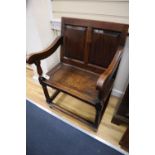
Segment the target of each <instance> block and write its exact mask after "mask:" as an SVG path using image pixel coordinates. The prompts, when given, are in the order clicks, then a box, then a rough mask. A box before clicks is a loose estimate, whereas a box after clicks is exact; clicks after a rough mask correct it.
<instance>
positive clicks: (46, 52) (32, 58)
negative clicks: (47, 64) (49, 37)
mask: <svg viewBox="0 0 155 155" xmlns="http://www.w3.org/2000/svg"><path fill="white" fill-rule="evenodd" d="M62 43H63V37H62V36H59V37H57V38H56V39H55V40H54V41H53V42H52V44H51V45H50V46H49V47H47V48H46V49H45V50H43V51H41V52H38V53H34V54H31V55H27V56H26V63H28V64H33V63H35V62H39V61H40V60H42V59H45V58H47V57H49V56H50V55H51V54H53V53H54V52H55V51H56V49H57V48H58V47H59V45H61V44H62Z"/></svg>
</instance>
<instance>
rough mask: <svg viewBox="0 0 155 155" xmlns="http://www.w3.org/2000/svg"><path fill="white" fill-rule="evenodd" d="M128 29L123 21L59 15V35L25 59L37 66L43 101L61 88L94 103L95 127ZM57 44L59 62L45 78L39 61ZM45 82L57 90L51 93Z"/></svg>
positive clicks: (112, 80)
mask: <svg viewBox="0 0 155 155" xmlns="http://www.w3.org/2000/svg"><path fill="white" fill-rule="evenodd" d="M127 33H128V25H126V24H118V23H110V22H102V21H94V20H84V19H73V18H62V29H61V36H60V37H58V38H56V40H55V41H54V42H53V43H52V44H51V45H50V46H49V47H48V48H47V49H45V50H44V51H42V52H39V53H36V54H33V55H31V56H29V57H28V58H27V63H29V64H32V63H34V64H36V66H37V71H38V74H39V81H40V84H41V85H42V88H43V91H44V94H45V97H46V101H47V102H48V103H52V101H53V99H54V98H55V97H56V96H57V95H58V94H59V92H60V91H62V92H64V93H67V94H69V95H71V96H73V97H76V98H77V99H80V100H82V101H84V102H86V103H88V104H90V105H92V106H94V108H95V109H96V119H95V122H92V123H93V124H94V127H95V128H97V127H98V125H99V123H100V121H101V118H102V115H103V114H104V111H105V109H106V106H107V104H108V101H109V97H110V94H111V90H112V86H113V82H114V80H115V76H116V73H117V69H118V66H119V62H120V59H121V56H122V51H123V47H124V43H125V38H126V35H127ZM58 46H61V62H60V63H59V64H58V65H57V66H56V67H54V68H53V69H52V70H51V71H49V72H48V75H49V77H50V79H45V78H43V77H42V69H41V67H40V61H41V60H42V59H45V58H47V57H48V56H50V55H51V54H53V53H54V51H55V50H56V49H57V48H58ZM47 86H49V87H52V88H54V89H56V90H57V91H56V92H55V93H54V95H53V96H52V97H50V96H49V94H48V91H47ZM50 105H51V104H50ZM52 107H55V106H54V104H53V103H52ZM58 109H60V107H59V108H58ZM63 111H64V110H63ZM79 119H80V118H79ZM80 120H81V119H80ZM87 122H88V121H87ZM89 123H90V122H89ZM92 123H90V124H92Z"/></svg>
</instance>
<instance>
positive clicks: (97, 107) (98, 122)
mask: <svg viewBox="0 0 155 155" xmlns="http://www.w3.org/2000/svg"><path fill="white" fill-rule="evenodd" d="M101 112H102V106H101V104H98V105H97V106H96V118H95V128H98V126H99V124H100V121H101Z"/></svg>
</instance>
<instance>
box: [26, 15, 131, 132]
mask: <svg viewBox="0 0 155 155" xmlns="http://www.w3.org/2000/svg"><path fill="white" fill-rule="evenodd" d="M76 21H77V22H78V23H79V24H80V23H81V22H82V24H83V23H84V24H85V23H87V26H88V31H90V25H92V24H95V25H96V26H97V27H99V28H100V27H102V26H104V27H105V28H108V29H112V30H119V31H121V32H122V38H121V39H122V40H121V42H120V45H119V46H118V49H117V51H116V53H115V55H114V57H113V59H112V61H111V63H110V64H109V65H108V67H107V68H105V69H104V71H103V69H102V73H101V74H100V76H99V78H98V80H97V83H96V89H97V91H98V98H97V101H96V104H95V105H93V106H94V107H95V109H96V117H95V122H91V121H88V120H86V119H84V118H81V117H80V116H77V115H75V114H73V113H71V112H69V111H67V110H65V109H63V108H61V107H59V106H58V105H56V104H54V103H53V100H54V99H55V98H56V97H57V95H58V94H59V93H60V92H64V93H66V94H68V95H71V96H73V97H75V98H77V99H79V100H82V101H84V102H86V103H87V104H90V103H89V102H88V101H87V100H85V99H82V98H80V97H78V95H74V94H73V93H70V92H68V91H65V90H62V89H59V88H57V87H54V86H52V85H50V84H49V83H48V82H47V79H45V78H44V77H43V71H42V68H41V60H43V59H45V58H48V57H49V56H50V55H52V54H53V53H54V52H55V51H56V49H57V48H58V47H59V46H61V45H63V44H64V28H63V26H64V23H65V22H67V23H73V24H74V23H76ZM127 33H128V25H127V24H118V23H110V22H101V21H94V20H83V19H73V18H62V31H61V36H58V37H57V38H56V39H55V40H54V41H53V42H52V44H51V45H50V46H49V47H48V48H46V49H45V50H43V51H41V52H39V53H35V54H31V55H29V56H27V60H26V62H27V63H28V64H35V65H36V68H37V73H38V75H39V77H38V80H39V82H40V84H41V86H42V89H43V92H44V95H45V98H46V102H47V103H48V104H49V105H50V107H52V108H56V109H58V110H60V111H63V112H65V113H67V114H69V115H71V116H73V117H75V118H77V119H79V120H80V121H82V122H85V123H87V124H88V125H91V126H92V127H93V128H94V129H97V128H98V126H99V124H100V121H101V119H102V116H103V114H104V112H105V109H106V107H107V104H108V101H109V98H110V94H111V91H112V87H113V83H114V80H115V77H116V74H117V70H118V67H119V63H120V60H121V57H122V53H123V47H124V44H125V38H126V35H127ZM87 36H88V38H89V34H87ZM62 55H63V47H62V48H61V62H62V61H63V56H62ZM64 63H65V62H64ZM72 65H74V64H73V63H72ZM78 67H81V66H78ZM82 68H84V69H86V68H85V67H82ZM90 70H92V71H93V70H94V68H90ZM96 70H97V72H99V73H100V72H101V71H100V70H99V69H96ZM98 70H99V71H98ZM47 86H49V87H51V88H54V89H56V91H55V92H54V93H53V95H52V96H50V95H49V93H48V90H47ZM90 105H92V104H90Z"/></svg>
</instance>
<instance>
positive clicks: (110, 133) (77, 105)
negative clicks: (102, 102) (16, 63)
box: [26, 68, 126, 147]
mask: <svg viewBox="0 0 155 155" xmlns="http://www.w3.org/2000/svg"><path fill="white" fill-rule="evenodd" d="M26 72H27V76H26V96H27V97H28V98H29V99H31V100H32V101H34V102H36V103H38V104H39V105H41V106H43V107H44V108H47V109H48V110H51V111H52V112H54V113H56V114H58V115H59V116H61V117H63V118H64V119H66V120H68V121H70V122H71V123H73V124H75V125H77V126H79V127H80V128H82V129H84V130H86V131H87V132H89V133H91V134H94V135H96V136H98V137H100V138H102V139H104V140H106V141H108V142H110V143H111V144H113V145H115V146H117V147H120V146H119V144H118V143H119V141H120V139H121V137H122V135H123V133H124V132H125V130H126V127H125V126H122V125H120V126H117V125H115V124H113V123H111V119H112V116H113V113H114V109H115V107H116V105H117V103H118V101H119V100H118V98H116V97H113V96H111V98H110V101H109V103H108V107H107V109H106V111H105V114H104V116H103V118H102V121H101V123H100V126H99V128H98V131H97V132H94V131H93V130H92V129H91V128H90V127H88V126H87V125H85V124H84V123H81V122H80V121H78V120H76V119H74V118H72V117H70V116H68V115H66V114H64V113H62V112H59V111H56V110H53V109H51V108H49V106H48V105H47V103H46V102H45V98H44V94H43V92H42V88H41V86H40V85H39V83H37V82H35V81H34V80H33V79H32V77H33V72H32V70H30V69H28V68H27V70H26ZM49 91H50V93H53V92H54V90H52V89H51V90H49ZM54 102H55V104H59V106H62V107H64V108H66V109H67V110H70V111H72V112H74V113H77V114H78V115H81V116H82V117H85V118H87V119H89V120H94V118H95V117H94V116H95V110H94V108H93V107H91V106H90V105H87V104H82V102H81V101H79V100H77V99H75V98H73V97H71V96H68V95H66V94H63V93H61V94H59V95H58V97H57V98H56V99H55V100H54ZM68 103H69V104H68Z"/></svg>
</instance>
